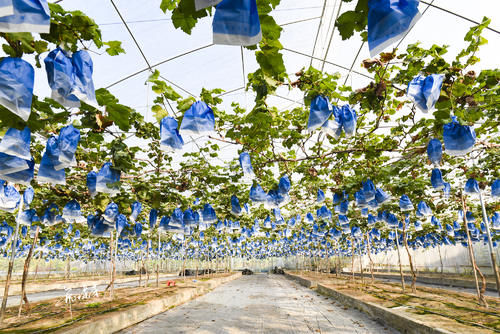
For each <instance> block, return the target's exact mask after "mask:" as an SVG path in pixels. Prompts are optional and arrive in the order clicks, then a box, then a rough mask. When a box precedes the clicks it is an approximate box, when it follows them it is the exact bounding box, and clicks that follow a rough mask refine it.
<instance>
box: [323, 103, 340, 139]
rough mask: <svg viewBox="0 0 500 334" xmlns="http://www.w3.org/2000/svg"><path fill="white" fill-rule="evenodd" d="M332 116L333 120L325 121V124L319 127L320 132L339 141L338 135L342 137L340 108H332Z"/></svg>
mask: <svg viewBox="0 0 500 334" xmlns="http://www.w3.org/2000/svg"><path fill="white" fill-rule="evenodd" d="M332 114H333V118H332V119H327V120H326V122H325V123H324V124H323V125H322V126H321V131H323V132H324V133H326V134H327V135H330V136H332V137H333V138H335V139H339V138H340V135H342V118H341V115H340V108H339V107H337V106H332Z"/></svg>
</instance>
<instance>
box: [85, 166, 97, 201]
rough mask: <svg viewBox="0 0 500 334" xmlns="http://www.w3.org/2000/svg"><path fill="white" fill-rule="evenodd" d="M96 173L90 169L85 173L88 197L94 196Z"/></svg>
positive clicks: (95, 191) (95, 192)
mask: <svg viewBox="0 0 500 334" xmlns="http://www.w3.org/2000/svg"><path fill="white" fill-rule="evenodd" d="M96 187H97V173H96V172H94V171H91V172H89V173H88V174H87V188H88V190H89V193H90V197H94V196H95V195H96V194H97V188H96Z"/></svg>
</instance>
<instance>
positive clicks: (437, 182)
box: [431, 168, 444, 190]
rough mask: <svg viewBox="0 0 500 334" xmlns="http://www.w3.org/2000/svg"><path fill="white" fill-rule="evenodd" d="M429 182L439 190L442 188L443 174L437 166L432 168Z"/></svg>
mask: <svg viewBox="0 0 500 334" xmlns="http://www.w3.org/2000/svg"><path fill="white" fill-rule="evenodd" d="M431 184H432V187H434V189H437V190H441V189H444V181H443V175H442V174H441V171H440V170H439V168H434V169H433V170H432V174H431Z"/></svg>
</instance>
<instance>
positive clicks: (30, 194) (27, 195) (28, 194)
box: [23, 186, 35, 209]
mask: <svg viewBox="0 0 500 334" xmlns="http://www.w3.org/2000/svg"><path fill="white" fill-rule="evenodd" d="M34 198H35V190H34V189H33V187H31V186H29V187H28V188H26V190H25V191H24V193H23V203H24V207H25V208H26V209H29V207H30V205H31V202H33V199H34Z"/></svg>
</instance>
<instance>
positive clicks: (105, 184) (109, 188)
mask: <svg viewBox="0 0 500 334" xmlns="http://www.w3.org/2000/svg"><path fill="white" fill-rule="evenodd" d="M120 174H121V172H120V171H119V170H118V169H114V168H113V165H112V164H111V162H106V163H105V164H104V165H103V166H102V168H101V170H100V171H99V173H97V177H96V191H98V192H101V193H107V194H111V195H116V194H118V193H119V192H120V187H119V186H118V185H116V184H115V183H117V182H119V181H120Z"/></svg>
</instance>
